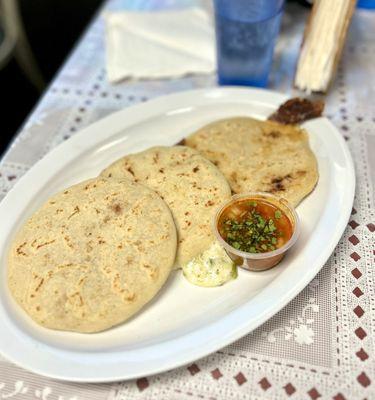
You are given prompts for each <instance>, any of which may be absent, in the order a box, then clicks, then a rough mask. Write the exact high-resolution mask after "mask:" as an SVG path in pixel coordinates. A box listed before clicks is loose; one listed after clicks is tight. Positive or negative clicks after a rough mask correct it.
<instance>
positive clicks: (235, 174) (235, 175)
mask: <svg viewBox="0 0 375 400" xmlns="http://www.w3.org/2000/svg"><path fill="white" fill-rule="evenodd" d="M230 178H231V179H232V180H233V182H235V183H237V172H235V171H234V172H232V173H231V174H230Z"/></svg>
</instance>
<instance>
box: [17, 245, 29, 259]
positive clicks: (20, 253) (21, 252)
mask: <svg viewBox="0 0 375 400" xmlns="http://www.w3.org/2000/svg"><path fill="white" fill-rule="evenodd" d="M26 243H27V242H24V243H22V244H21V245H20V246H18V247H17V250H16V252H17V254H19V255H20V256H21V255H22V256H27V254H26V253H25V252H24V251H23V250H22V249H23V247H25V246H26Z"/></svg>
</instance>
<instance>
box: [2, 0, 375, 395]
mask: <svg viewBox="0 0 375 400" xmlns="http://www.w3.org/2000/svg"><path fill="white" fill-rule="evenodd" d="M190 2H191V1H188V0H186V1H181V0H180V1H178V2H177V1H173V0H169V1H168V0H164V1H163V2H161V1H157V0H144V1H141V0H139V1H130V0H129V1H126V0H125V1H124V0H123V1H117V0H114V1H111V2H110V3H108V4H107V6H106V7H108V8H110V9H123V8H149V9H152V8H155V7H161V6H163V4H164V5H168V6H170V5H171V4H172V5H173V4H178V5H179V6H182V5H184V4H187V3H190ZM306 15H307V14H306V10H305V9H303V8H302V7H300V6H297V5H295V4H291V5H288V8H287V12H286V14H285V17H284V21H283V28H282V32H281V35H280V40H279V43H278V45H277V49H276V55H275V62H274V65H273V71H272V75H271V82H270V87H271V88H272V89H275V90H278V91H281V92H285V93H289V94H291V95H293V94H294V92H293V90H292V89H291V87H292V77H293V73H294V68H295V63H296V57H297V54H298V49H299V45H300V40H301V34H302V30H303V24H304V20H305V17H306ZM374 38H375V13H371V12H369V11H357V13H356V15H355V17H354V20H353V23H352V26H351V29H350V33H349V38H348V42H347V45H346V47H345V50H344V53H343V59H342V62H341V63H340V67H339V71H338V75H337V78H336V81H335V84H334V86H333V87H332V90H331V91H330V93H329V95H328V96H327V98H326V115H327V116H328V117H329V118H330V119H331V121H332V122H333V123H334V124H335V125H336V126H337V127H338V128H339V129H340V131H341V132H342V134H343V135H344V137H345V139H346V140H347V143H348V146H349V148H350V151H351V153H352V155H353V159H354V162H355V168H356V175H357V189H356V196H355V202H354V208H353V212H352V217H351V219H350V222H349V224H348V227H347V229H346V231H345V233H344V235H343V237H342V239H341V240H340V243H339V244H338V246H337V248H336V250H335V252H334V253H333V254H332V256H331V258H330V259H329V261H328V262H327V264H326V265H325V266H324V268H323V269H322V271H321V272H320V273H319V274H318V275H317V276H316V278H315V279H314V280H313V281H312V282H311V283H310V284H309V285H308V287H306V288H305V289H304V290H303V292H302V293H301V294H300V295H298V296H297V298H296V299H294V300H293V301H292V302H291V303H290V304H289V305H288V306H287V307H285V308H284V309H283V310H282V311H280V312H279V313H278V314H277V315H276V316H274V317H273V318H271V319H270V320H269V321H268V322H267V323H265V324H264V325H263V326H261V327H260V328H258V329H257V330H256V331H255V332H253V333H251V334H249V335H247V336H245V337H244V338H242V339H241V340H239V341H238V342H236V343H234V344H232V345H230V346H228V347H226V348H224V349H222V350H220V351H217V352H216V353H214V354H212V355H210V356H208V357H206V358H204V359H202V360H198V361H196V362H195V363H193V364H192V365H189V366H187V367H182V368H179V369H177V370H173V371H170V372H167V373H163V374H160V375H156V376H152V377H144V378H142V379H138V380H133V381H128V382H120V383H114V384H97V385H96V384H95V385H94V384H70V383H63V382H57V381H54V380H51V379H48V378H43V377H40V376H37V375H35V374H32V373H30V372H27V371H25V370H23V369H21V368H19V367H16V366H15V365H13V364H11V363H9V362H8V361H5V360H3V359H0V398H2V399H7V398H9V399H34V398H37V399H47V400H55V399H56V400H73V399H87V400H104V399H116V400H125V399H126V400H130V399H132V400H133V399H134V400H138V399H148V400H152V399H155V400H161V399H163V400H174V399H179V400H180V399H181V400H185V399H205V400H210V399H211V400H227V399H272V400H278V399H289V398H293V399H307V400H311V399H312V400H314V399H334V400H344V399H347V400H355V399H361V400H363V399H368V400H370V399H374V398H375V382H374V380H375V351H374V348H375V343H374V338H375V335H374V325H375V312H374V301H373V299H374V296H375V293H374V291H375V286H374V254H375V253H374V231H375V225H374V224H375V218H374V190H373V189H374V175H375V158H374V152H375V129H374V125H375V124H374V122H375V106H374V99H375V68H374V65H375V41H374ZM104 57H105V54H104V35H103V21H102V18H101V17H100V15H99V16H98V17H97V18H96V19H95V20H94V21H93V23H92V24H91V25H90V27H89V29H88V31H87V32H86V33H85V35H84V36H83V38H82V40H81V41H80V42H79V44H78V46H77V48H76V49H75V50H74V52H73V53H72V54H71V56H70V57H69V58H68V61H67V63H66V64H65V65H64V66H63V68H62V70H61V71H60V73H59V74H58V75H57V77H56V79H55V80H54V81H53V82H52V84H51V86H50V87H49V89H48V90H47V91H46V93H45V95H44V96H43V98H42V100H41V101H40V103H39V104H38V106H37V108H36V109H35V110H34V111H33V112H32V114H31V115H30V118H29V119H28V121H27V123H26V125H25V126H24V127H23V129H22V130H21V131H20V132H19V134H18V135H17V137H16V139H15V141H14V142H13V144H12V146H11V148H10V149H9V151H8V152H7V153H6V155H5V156H4V158H3V160H2V162H1V164H0V174H1V175H0V196H1V197H4V196H5V195H6V193H7V192H8V191H9V189H10V188H11V187H12V186H13V185H14V184H15V182H16V181H17V179H19V177H20V176H22V174H24V173H25V172H26V171H27V170H28V169H29V168H30V167H31V166H32V165H33V164H34V163H35V162H36V161H37V160H39V159H40V158H41V157H43V155H45V154H46V153H47V152H48V151H50V150H51V149H52V148H53V147H54V146H56V145H58V144H59V143H61V142H62V141H64V140H67V139H68V138H69V137H71V136H72V135H74V134H75V133H76V132H77V131H79V130H80V129H81V128H83V127H85V126H87V125H88V124H90V123H92V122H94V121H96V120H98V119H100V118H102V117H104V116H106V115H108V114H110V113H112V112H113V111H116V110H119V109H122V108H124V107H128V106H131V105H133V104H136V103H139V102H143V101H147V100H148V99H151V98H154V97H157V96H160V95H164V94H167V93H172V92H177V91H183V90H188V89H192V88H198V87H210V86H214V85H216V77H215V76H193V77H186V78H183V79H171V80H153V81H139V82H131V83H130V82H123V83H121V84H118V85H109V84H108V83H107V81H106V76H105V70H104V65H105V62H104V61H105V58H104Z"/></svg>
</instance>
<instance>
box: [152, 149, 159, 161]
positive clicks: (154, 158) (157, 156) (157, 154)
mask: <svg viewBox="0 0 375 400" xmlns="http://www.w3.org/2000/svg"><path fill="white" fill-rule="evenodd" d="M152 160H153V162H154V164H156V163H157V162H158V161H159V153H158V152H156V153H155V155H154V156H153V157H152Z"/></svg>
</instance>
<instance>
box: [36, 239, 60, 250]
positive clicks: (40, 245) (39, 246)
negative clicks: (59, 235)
mask: <svg viewBox="0 0 375 400" xmlns="http://www.w3.org/2000/svg"><path fill="white" fill-rule="evenodd" d="M54 242H56V240H50V241H49V242H45V243H41V244H38V246H36V248H37V249H40V248H41V247H44V246H48V245H49V244H52V243H54Z"/></svg>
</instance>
